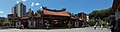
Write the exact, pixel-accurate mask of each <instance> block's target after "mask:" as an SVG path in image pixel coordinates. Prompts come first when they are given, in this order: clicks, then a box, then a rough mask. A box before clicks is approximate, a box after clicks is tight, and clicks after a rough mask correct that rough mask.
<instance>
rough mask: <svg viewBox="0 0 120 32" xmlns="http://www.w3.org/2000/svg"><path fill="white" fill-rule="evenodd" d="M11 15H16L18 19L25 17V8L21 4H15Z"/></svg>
mask: <svg viewBox="0 0 120 32" xmlns="http://www.w3.org/2000/svg"><path fill="white" fill-rule="evenodd" d="M12 14H14V15H17V16H18V17H22V16H25V14H26V6H25V5H24V4H23V3H22V2H20V3H18V4H15V6H13V7H12Z"/></svg>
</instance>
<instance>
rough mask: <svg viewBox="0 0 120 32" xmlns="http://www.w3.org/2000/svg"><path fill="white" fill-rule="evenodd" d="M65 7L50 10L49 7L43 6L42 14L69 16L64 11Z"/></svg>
mask: <svg viewBox="0 0 120 32" xmlns="http://www.w3.org/2000/svg"><path fill="white" fill-rule="evenodd" d="M65 10H66V9H63V10H51V9H44V8H43V10H42V11H43V14H44V15H55V16H70V15H69V14H68V13H67V12H66V11H65Z"/></svg>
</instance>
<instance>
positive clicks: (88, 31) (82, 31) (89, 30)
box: [0, 27, 111, 32]
mask: <svg viewBox="0 0 120 32" xmlns="http://www.w3.org/2000/svg"><path fill="white" fill-rule="evenodd" d="M0 32H111V31H110V29H107V28H103V29H101V28H97V29H96V30H94V29H93V27H86V28H71V29H50V30H46V29H0Z"/></svg>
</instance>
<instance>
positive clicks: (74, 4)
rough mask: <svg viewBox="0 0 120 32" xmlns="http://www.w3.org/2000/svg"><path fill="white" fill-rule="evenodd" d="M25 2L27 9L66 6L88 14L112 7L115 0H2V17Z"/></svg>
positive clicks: (74, 11)
mask: <svg viewBox="0 0 120 32" xmlns="http://www.w3.org/2000/svg"><path fill="white" fill-rule="evenodd" d="M19 2H23V4H24V5H26V10H27V11H28V8H31V9H32V10H34V12H36V10H39V9H40V10H41V7H42V6H44V7H47V8H49V9H58V10H60V9H62V8H66V9H67V10H66V11H67V12H71V13H74V14H77V13H80V12H84V13H86V14H89V13H91V12H92V11H93V10H101V9H107V8H109V7H112V3H113V0H0V17H7V14H11V12H12V7H13V6H14V5H15V4H17V3H19Z"/></svg>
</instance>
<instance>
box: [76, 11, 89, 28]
mask: <svg viewBox="0 0 120 32" xmlns="http://www.w3.org/2000/svg"><path fill="white" fill-rule="evenodd" d="M77 16H78V18H79V20H81V21H82V24H83V25H82V26H86V25H87V14H86V13H84V12H81V13H78V14H77Z"/></svg>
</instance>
